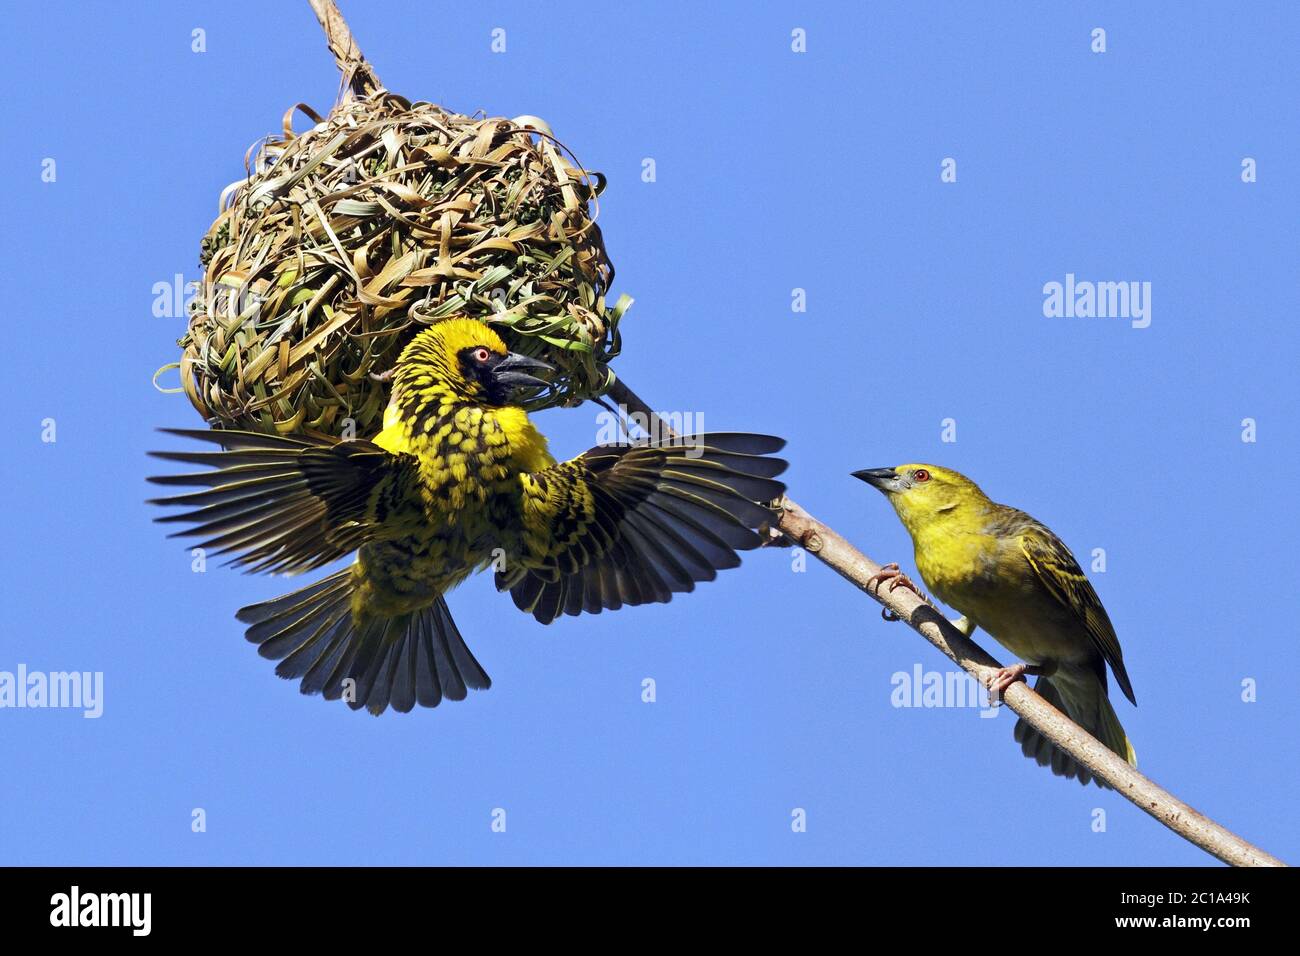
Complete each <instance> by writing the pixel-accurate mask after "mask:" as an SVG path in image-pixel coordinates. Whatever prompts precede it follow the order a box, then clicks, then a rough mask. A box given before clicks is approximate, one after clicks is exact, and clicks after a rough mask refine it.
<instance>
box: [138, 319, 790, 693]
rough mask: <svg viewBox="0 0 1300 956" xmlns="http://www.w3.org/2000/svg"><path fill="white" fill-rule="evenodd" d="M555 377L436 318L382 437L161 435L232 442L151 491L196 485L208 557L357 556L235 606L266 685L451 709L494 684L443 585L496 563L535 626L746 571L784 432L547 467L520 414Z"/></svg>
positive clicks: (631, 449)
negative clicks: (270, 670)
mask: <svg viewBox="0 0 1300 956" xmlns="http://www.w3.org/2000/svg"><path fill="white" fill-rule="evenodd" d="M549 368H550V366H548V365H546V364H545V363H543V362H541V361H539V360H537V359H534V358H529V357H527V356H524V355H520V354H516V353H512V352H509V351H507V349H506V346H505V344H504V343H503V342H502V340H501V338H500V336H498V335H497V334H496V333H495V332H494V331H493V330H492V329H491V328H490V327H489V326H488V325H486V324H484V323H483V322H480V321H478V320H476V319H467V318H458V319H449V320H446V321H443V322H439V323H437V324H435V325H432V326H430V327H429V328H427V329H425V330H423V331H421V332H420V333H419V334H418V335H416V336H415V338H414V339H412V341H411V342H410V344H409V345H408V346H407V347H406V348H405V349H404V350H403V351H402V354H401V356H400V358H399V359H398V362H397V364H396V366H395V372H394V374H393V375H392V381H393V394H392V401H391V403H390V405H389V407H388V409H387V411H386V413H385V426H384V429H383V431H382V432H380V433H379V435H378V436H376V437H375V439H374V440H373V441H360V440H355V441H342V442H335V441H332V440H324V439H316V438H309V437H292V438H289V437H275V436H268V435H262V434H255V433H251V432H240V431H207V430H181V429H166V430H165V431H167V432H168V433H170V434H173V435H179V436H181V437H185V438H193V439H198V440H200V441H206V442H212V443H214V444H217V445H220V446H222V448H223V449H224V450H221V451H203V452H174V451H166V452H154V453H152V454H154V455H155V456H156V457H158V458H162V459H165V460H167V461H177V462H186V463H190V464H197V465H204V466H210V468H211V469H212V470H207V471H200V472H198V473H194V474H181V475H163V476H160V477H155V478H151V479H150V480H151V481H154V482H157V483H159V484H164V485H193V486H200V487H201V488H203V489H204V490H201V491H194V492H190V493H186V494H180V495H175V496H173V497H167V498H160V499H154V500H153V502H152V503H156V504H160V505H179V506H184V507H186V508H187V510H186V511H184V512H182V513H179V514H169V515H167V516H166V517H163V518H160V519H158V520H160V521H178V522H182V523H185V524H187V525H192V526H193V527H190V528H188V529H186V530H182V531H180V532H178V533H177V534H179V535H188V536H198V537H200V538H203V539H204V540H203V541H202V543H201V545H200V546H201V547H203V548H206V549H210V550H214V551H215V553H218V554H222V553H228V554H232V555H234V557H233V560H232V561H231V563H232V564H235V565H237V566H242V567H245V568H247V569H248V570H250V571H264V572H271V573H285V574H297V573H299V572H303V571H310V570H312V569H314V568H318V567H321V566H323V565H326V564H328V563H330V562H332V561H335V560H337V559H339V558H341V557H344V556H345V555H347V554H349V553H350V552H353V551H355V552H356V559H355V561H354V562H353V563H352V564H351V566H349V567H347V568H345V569H343V570H342V571H338V572H336V573H334V574H331V575H329V576H328V577H326V578H324V579H323V580H320V581H317V582H316V583H314V584H310V585H308V586H307V587H304V588H302V589H300V590H297V591H294V592H293V593H291V594H286V595H284V596H283V597H280V598H276V599H275V600H271V601H266V602H264V603H261V604H254V605H252V606H251V607H246V608H244V609H243V610H241V611H239V612H238V614H237V617H238V618H239V620H241V621H243V622H245V623H246V624H248V625H249V627H248V630H247V636H248V639H249V640H250V641H252V642H253V643H255V644H257V645H258V651H259V653H260V654H261V655H262V656H263V657H267V658H271V659H273V660H278V661H280V664H279V665H278V666H277V668H276V673H277V674H279V675H280V676H281V677H285V678H295V679H300V680H301V689H302V691H303V693H306V694H316V693H320V694H323V695H324V696H325V697H326V698H328V699H339V698H343V699H345V700H346V701H347V703H348V704H349V705H350V706H351V707H352V708H353V709H359V708H361V707H366V708H367V709H368V710H369V711H370V712H371V713H374V714H379V713H382V712H383V711H384V709H385V708H386V707H388V706H389V705H390V704H391V705H392V706H393V708H394V709H395V710H398V711H409V710H411V709H412V707H413V706H414V705H415V704H417V703H418V704H421V705H422V706H426V707H435V706H437V705H438V703H439V702H440V701H441V700H443V699H444V698H446V699H449V700H461V699H463V698H464V697H465V696H466V689H467V688H475V689H485V688H487V687H488V686H489V685H490V683H491V682H490V681H489V679H488V676H487V674H486V673H484V671H483V668H482V667H481V666H480V665H479V663H478V661H476V660H475V659H474V655H473V654H471V653H470V651H469V648H468V647H466V645H465V641H464V639H463V638H462V637H461V635H460V632H459V631H458V630H457V629H456V624H455V623H454V622H453V620H452V617H451V613H450V612H449V611H448V609H447V603H446V600H445V595H446V593H447V592H448V591H449V590H451V589H452V588H453V587H455V586H456V585H457V584H459V583H460V582H461V581H463V580H464V579H465V578H466V577H468V576H469V575H470V574H472V573H474V572H475V571H479V570H484V569H486V568H488V567H493V568H494V569H495V571H496V585H497V588H498V589H499V590H509V591H510V593H511V596H512V597H513V598H514V601H515V604H516V605H517V606H518V607H519V608H520V609H521V610H524V611H526V612H529V613H531V614H532V615H533V617H535V618H536V619H537V620H538V621H541V622H542V623H543V624H549V623H551V622H552V621H554V620H555V619H556V618H558V617H559V616H560V615H561V614H575V615H576V614H579V613H582V612H584V611H585V612H587V613H589V614H597V613H599V612H600V611H601V610H602V609H610V610H613V609H616V608H620V607H622V606H623V605H635V604H651V603H663V602H666V601H668V600H670V599H671V597H672V595H674V594H678V593H682V592H685V591H691V590H693V589H694V588H695V583H696V582H697V581H709V580H712V579H713V578H714V577H715V576H716V575H717V572H718V570H719V569H722V568H731V567H735V566H736V565H738V564H739V563H740V559H739V557H737V555H736V552H737V551H740V550H746V549H749V548H754V547H757V546H758V545H759V544H760V541H761V539H760V537H759V535H758V534H757V533H756V531H755V529H757V528H759V527H760V526H761V525H763V524H764V523H766V522H767V521H769V520H770V519H771V517H772V513H771V512H770V511H769V509H768V508H767V507H765V506H764V505H763V504H761V503H760V502H768V501H771V500H773V499H775V498H778V497H780V495H781V494H782V492H783V491H784V487H785V486H784V485H783V484H782V483H781V482H779V481H776V480H774V479H775V476H776V475H778V474H780V473H781V472H782V471H784V469H785V464H786V463H785V462H784V461H782V460H781V459H779V458H773V457H770V455H771V454H772V453H773V452H776V451H778V450H779V449H780V448H781V447H782V446H783V445H784V442H783V441H782V440H781V439H778V438H772V437H768V436H765V435H749V434H737V433H718V434H708V435H696V436H687V437H684V438H665V439H659V440H652V441H641V442H629V443H626V444H612V445H604V446H600V447H597V448H593V449H592V450H591V451H588V452H587V453H586V454H584V455H580V456H579V457H577V458H574V459H573V460H572V461H566V462H563V463H558V464H557V463H556V461H555V459H553V458H552V457H551V456H550V454H549V453H548V452H547V447H546V439H545V438H544V437H543V436H542V435H541V434H540V433H539V432H538V431H537V429H536V428H535V427H533V425H532V423H531V422H530V421H529V419H528V416H527V414H525V412H524V410H523V408H521V407H520V406H519V404H518V403H517V400H518V397H519V395H520V394H521V392H523V393H525V394H531V393H532V392H531V390H533V389H535V388H537V387H540V386H543V385H545V382H544V381H543V380H542V379H540V378H537V377H536V376H535V375H534V374H533V373H544V372H545V371H547V370H549Z"/></svg>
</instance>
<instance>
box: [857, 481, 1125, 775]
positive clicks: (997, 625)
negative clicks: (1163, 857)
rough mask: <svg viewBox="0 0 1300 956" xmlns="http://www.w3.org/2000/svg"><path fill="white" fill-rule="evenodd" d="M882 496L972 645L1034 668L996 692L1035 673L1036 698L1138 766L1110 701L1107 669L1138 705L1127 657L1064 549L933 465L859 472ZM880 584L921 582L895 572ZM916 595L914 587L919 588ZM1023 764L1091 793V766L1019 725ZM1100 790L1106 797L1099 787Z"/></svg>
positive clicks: (1000, 679)
mask: <svg viewBox="0 0 1300 956" xmlns="http://www.w3.org/2000/svg"><path fill="white" fill-rule="evenodd" d="M853 476H854V477H855V478H861V479H862V480H863V481H865V482H867V483H868V484H870V485H872V486H874V487H875V488H877V489H879V490H880V491H882V492H883V493H884V494H885V496H886V497H887V498H888V499H889V503H890V504H892V505H893V506H894V510H895V511H896V512H897V513H898V517H899V518H900V519H901V520H902V522H903V526H904V527H905V528H907V531H908V533H909V534H910V535H911V536H912V544H913V545H914V546H915V549H916V567H917V570H919V571H920V572H921V578H922V580H924V581H925V584H926V586H927V587H928V588H929V589H930V590H931V591H933V592H934V593H935V595H936V596H938V598H939V599H940V600H941V601H943V602H944V603H945V604H948V605H950V606H951V607H953V608H956V609H957V610H958V611H960V612H961V614H962V615H963V617H962V619H961V620H960V621H958V622H956V623H957V627H958V629H959V630H961V631H962V632H963V633H965V634H966V635H967V636H968V637H969V636H970V635H971V634H973V633H974V632H975V629H976V628H977V627H982V628H984V630H986V631H988V632H989V633H990V634H992V635H993V637H994V638H995V639H996V640H997V642H998V643H999V644H1001V645H1002V646H1003V647H1005V648H1006V649H1007V650H1009V651H1011V653H1013V654H1015V655H1016V656H1017V657H1019V658H1020V659H1021V660H1022V661H1028V662H1029V663H1028V665H1026V664H1023V663H1022V664H1016V665H1014V666H1012V667H1004V668H1003V669H1002V670H1001V671H999V672H998V674H997V675H996V677H995V678H994V680H993V682H992V684H991V686H990V689H991V690H993V691H995V692H998V693H1001V692H1002V691H1004V690H1006V689H1007V687H1009V686H1010V685H1011V683H1012V682H1013V681H1016V680H1023V679H1024V675H1025V674H1038V675H1040V676H1039V677H1038V680H1037V681H1036V682H1035V684H1034V690H1036V691H1037V692H1038V693H1039V694H1041V695H1042V696H1043V698H1044V699H1045V700H1047V701H1048V702H1049V703H1051V704H1052V705H1053V706H1054V707H1056V708H1057V709H1058V710H1060V711H1062V712H1064V713H1065V714H1066V715H1067V716H1068V717H1069V718H1070V719H1071V720H1073V721H1074V722H1075V723H1076V724H1078V725H1079V726H1081V727H1083V728H1084V729H1085V730H1087V731H1088V733H1090V734H1092V735H1093V736H1094V737H1096V738H1097V739H1098V740H1100V741H1101V742H1102V743H1103V744H1105V745H1106V746H1107V747H1109V748H1110V749H1111V750H1113V751H1114V752H1115V753H1117V754H1119V756H1121V757H1123V758H1124V759H1125V760H1127V761H1128V762H1129V763H1130V764H1132V765H1133V766H1135V767H1136V766H1137V755H1136V754H1135V753H1134V752H1133V746H1132V744H1130V743H1129V740H1128V737H1127V736H1126V735H1125V733H1124V728H1123V727H1121V726H1120V722H1119V718H1118V717H1117V716H1116V714H1115V710H1114V708H1113V707H1111V705H1110V700H1109V699H1108V697H1107V694H1106V665H1107V664H1109V665H1110V669H1111V671H1113V672H1114V674H1115V680H1116V681H1117V682H1118V683H1119V686H1120V689H1121V690H1123V691H1124V696H1125V697H1127V698H1128V699H1129V700H1130V701H1131V702H1132V703H1133V704H1134V705H1136V704H1137V698H1136V697H1134V696H1133V686H1132V685H1131V684H1130V683H1129V679H1128V672H1127V671H1125V670H1124V656H1123V654H1122V653H1121V652H1120V648H1119V640H1118V639H1117V638H1116V637H1115V629H1114V628H1113V627H1112V626H1111V623H1110V618H1109V617H1108V616H1107V615H1106V609H1105V608H1103V607H1102V606H1101V601H1100V600H1099V599H1098V597H1097V592H1096V591H1094V590H1093V589H1092V585H1091V584H1090V583H1088V579H1087V578H1086V577H1084V574H1083V571H1082V570H1081V569H1080V567H1079V563H1078V562H1077V561H1075V560H1074V555H1072V554H1071V553H1070V549H1069V548H1067V547H1066V546H1065V544H1064V543H1063V542H1062V541H1061V539H1060V538H1058V537H1057V536H1056V535H1054V534H1053V533H1052V532H1051V531H1049V530H1048V529H1047V528H1046V527H1044V526H1043V525H1042V524H1040V523H1039V522H1037V521H1035V520H1034V519H1033V518H1031V517H1029V515H1027V514H1025V513H1024V512H1023V511H1017V510H1016V509H1015V508H1009V507H1007V506H1006V505H1000V504H996V503H994V502H992V501H990V500H989V499H988V498H987V497H986V496H985V494H984V492H982V491H980V489H979V487H978V486H977V485H976V484H975V482H973V481H971V480H970V479H969V478H967V477H966V476H964V475H960V474H958V473H957V472H955V471H950V470H948V469H947V468H939V467H937V466H935V465H900V466H898V467H897V468H872V469H867V470H864V471H855V472H854V473H853ZM876 578H878V579H884V578H894V579H895V580H894V583H893V584H891V586H890V587H891V589H892V588H893V587H895V586H897V585H898V584H899V583H903V584H904V585H905V586H909V587H910V586H911V582H910V581H907V578H906V577H905V576H904V575H902V574H901V573H900V572H899V570H898V565H889V566H888V567H886V568H885V569H884V570H882V571H881V572H880V574H878V575H876ZM913 590H915V588H913ZM1015 738H1016V740H1017V741H1019V743H1020V746H1021V749H1022V750H1023V751H1024V752H1025V756H1027V757H1032V758H1034V759H1035V760H1037V761H1038V762H1039V764H1041V765H1043V766H1047V765H1048V764H1050V765H1051V768H1052V773H1054V774H1056V775H1058V776H1062V777H1073V778H1075V779H1077V780H1078V781H1079V782H1080V783H1082V784H1085V785H1086V784H1087V783H1088V782H1089V781H1090V780H1093V779H1094V778H1093V776H1092V774H1091V773H1090V772H1089V771H1088V770H1087V768H1085V767H1081V766H1079V765H1078V764H1077V763H1076V762H1075V761H1074V760H1073V759H1072V758H1070V757H1069V756H1068V755H1067V754H1065V753H1064V752H1063V751H1061V750H1059V749H1058V748H1057V747H1055V746H1054V745H1053V744H1052V743H1051V742H1049V741H1048V740H1047V738H1045V737H1043V736H1042V735H1041V734H1039V733H1038V731H1036V730H1034V728H1033V727H1031V726H1029V724H1027V723H1025V721H1024V720H1023V719H1022V720H1019V721H1017V722H1016V727H1015ZM1096 783H1097V785H1098V786H1100V787H1106V786H1107V784H1105V783H1104V782H1103V781H1102V780H1100V779H1097V780H1096Z"/></svg>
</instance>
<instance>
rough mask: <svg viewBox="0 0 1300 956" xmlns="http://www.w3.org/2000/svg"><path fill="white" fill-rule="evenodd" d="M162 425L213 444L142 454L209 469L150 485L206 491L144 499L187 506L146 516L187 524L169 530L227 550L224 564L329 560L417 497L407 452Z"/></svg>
mask: <svg viewBox="0 0 1300 956" xmlns="http://www.w3.org/2000/svg"><path fill="white" fill-rule="evenodd" d="M163 431H165V432H166V433H167V434H170V435H178V436H180V437H182V438H193V439H197V440H198V441H205V442H211V443H213V444H217V445H220V446H222V448H223V450H222V451H192V452H190V451H185V452H181V451H155V452H150V454H151V455H152V456H153V457H155V458H161V459H163V460H164V461H179V462H185V463H188V464H193V465H204V466H207V467H209V468H210V469H212V470H209V471H201V472H196V473H190V474H181V475H158V476H154V477H151V478H150V479H149V480H150V481H151V482H153V483H155V484H159V485H190V486H200V487H203V488H206V489H207V490H204V491H193V492H189V493H186V494H179V495H173V496H171V497H167V498H154V499H151V500H150V502H149V503H150V504H158V505H164V506H171V505H179V506H183V507H186V508H187V509H189V510H186V511H183V512H180V513H178V514H169V515H166V516H164V517H161V518H158V519H156V520H158V521H163V522H181V523H185V524H189V525H192V527H189V528H186V529H184V530H181V531H178V532H176V533H175V534H173V535H172V537H201V538H203V539H204V540H203V541H201V542H199V543H198V544H196V545H195V546H196V547H201V548H204V549H207V550H210V551H211V552H212V553H214V554H233V555H235V557H234V558H233V560H231V561H230V563H231V564H233V565H236V566H239V567H246V568H247V569H248V570H249V571H250V572H251V571H265V572H269V573H272V574H275V573H284V574H298V573H300V572H302V571H309V570H311V569H313V568H318V567H321V566H323V565H326V564H329V563H330V562H331V561H335V560H337V559H338V558H341V557H343V556H344V555H346V554H349V553H351V552H352V551H355V550H356V549H357V548H358V547H360V546H361V545H363V544H365V543H366V542H367V541H370V540H372V539H373V538H375V537H376V536H377V535H378V534H379V533H380V529H381V527H382V526H383V525H384V524H385V522H387V521H390V520H391V519H393V518H394V516H399V515H400V514H401V512H402V509H404V508H410V507H412V505H411V502H413V501H418V497H417V496H416V495H415V494H414V490H413V489H414V488H415V484H416V481H417V478H418V476H417V472H416V467H415V459H414V458H413V457H412V456H410V455H394V454H391V453H390V452H387V451H385V450H384V449H382V448H380V447H379V446H378V445H372V444H371V443H370V442H367V441H346V442H338V443H333V442H329V441H325V440H318V439H312V438H283V437H277V436H272V435H261V434H257V433H255V432H242V431H208V430H205V429H180V428H176V429H171V428H169V429H163Z"/></svg>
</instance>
